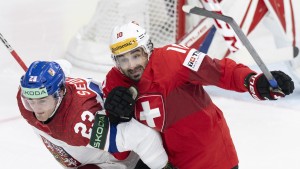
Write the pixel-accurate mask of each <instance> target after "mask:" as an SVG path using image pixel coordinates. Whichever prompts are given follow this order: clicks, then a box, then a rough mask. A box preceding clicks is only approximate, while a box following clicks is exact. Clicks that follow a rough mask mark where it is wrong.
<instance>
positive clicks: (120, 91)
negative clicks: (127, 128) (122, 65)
mask: <svg viewBox="0 0 300 169" xmlns="http://www.w3.org/2000/svg"><path fill="white" fill-rule="evenodd" d="M137 94H138V92H137V89H136V88H135V87H130V88H126V87H116V88H114V89H113V90H112V91H111V92H110V93H109V94H108V95H107V97H106V100H105V103H104V108H105V110H106V111H107V112H108V117H109V121H110V122H111V123H115V124H117V123H119V122H127V121H130V120H131V118H132V117H133V116H134V104H135V99H136V97H137Z"/></svg>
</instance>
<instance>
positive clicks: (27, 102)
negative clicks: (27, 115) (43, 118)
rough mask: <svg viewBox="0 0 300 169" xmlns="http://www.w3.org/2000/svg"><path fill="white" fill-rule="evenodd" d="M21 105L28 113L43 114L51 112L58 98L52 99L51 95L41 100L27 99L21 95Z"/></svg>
mask: <svg viewBox="0 0 300 169" xmlns="http://www.w3.org/2000/svg"><path fill="white" fill-rule="evenodd" d="M21 100H22V103H23V105H24V107H25V109H27V110H28V111H33V112H44V111H48V110H52V109H54V108H55V106H56V104H57V100H58V98H54V97H53V95H50V96H47V97H43V98H36V99H33V98H27V97H25V96H24V95H23V94H22V95H21Z"/></svg>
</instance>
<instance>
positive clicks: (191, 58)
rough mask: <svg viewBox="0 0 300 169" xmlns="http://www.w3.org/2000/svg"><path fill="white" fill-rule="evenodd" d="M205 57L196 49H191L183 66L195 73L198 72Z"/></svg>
mask: <svg viewBox="0 0 300 169" xmlns="http://www.w3.org/2000/svg"><path fill="white" fill-rule="evenodd" d="M205 55H206V54H205V53H202V52H199V51H198V50H196V49H191V50H190V51H189V53H188V54H187V56H186V58H185V60H184V62H183V66H185V67H187V68H189V69H191V70H193V71H198V69H199V67H200V65H201V63H202V61H203V59H204V57H205Z"/></svg>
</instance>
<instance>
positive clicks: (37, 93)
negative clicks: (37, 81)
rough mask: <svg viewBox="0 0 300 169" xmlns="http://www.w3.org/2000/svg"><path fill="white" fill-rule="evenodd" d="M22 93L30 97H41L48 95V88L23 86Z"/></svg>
mask: <svg viewBox="0 0 300 169" xmlns="http://www.w3.org/2000/svg"><path fill="white" fill-rule="evenodd" d="M21 89H22V95H23V96H24V97H26V98H30V99H39V98H43V97H47V96H48V92H47V89H46V88H45V87H44V88H25V87H22V88H21Z"/></svg>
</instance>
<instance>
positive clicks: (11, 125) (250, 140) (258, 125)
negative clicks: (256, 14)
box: [0, 0, 300, 169]
mask: <svg viewBox="0 0 300 169" xmlns="http://www.w3.org/2000/svg"><path fill="white" fill-rule="evenodd" d="M96 4H97V2H96V0H93V1H90V2H83V1H80V0H73V1H71V0H63V1H61V0H54V1H53V0H52V1H50V0H41V1H37V0H10V1H1V2H0V20H1V22H0V33H1V34H3V36H4V37H5V38H6V39H7V40H8V41H9V43H10V44H11V45H12V47H13V48H14V49H15V50H16V52H17V53H19V55H20V56H21V57H22V59H23V60H24V61H25V63H26V64H27V65H29V64H30V63H31V62H32V61H34V60H38V59H40V60H53V59H59V58H62V57H63V55H64V52H65V49H66V46H67V43H68V41H69V40H70V38H71V37H72V36H73V35H74V34H75V33H76V31H78V29H79V28H80V27H81V26H82V24H85V23H86V22H88V20H89V17H90V16H91V15H92V14H93V10H94V8H95V6H96ZM0 57H1V61H0V79H1V89H2V92H1V95H0V108H1V113H0V133H1V138H0V152H1V153H0V162H1V163H0V164H1V166H0V168H1V169H20V168H30V169H40V168H43V169H57V168H61V167H60V165H59V164H58V163H57V162H56V161H55V159H54V158H53V157H52V155H51V154H50V153H49V152H48V150H47V149H46V148H45V147H44V145H43V143H42V142H41V141H40V140H39V139H38V137H37V136H36V135H35V134H34V133H33V131H32V129H31V127H30V126H29V125H28V124H27V122H26V121H25V120H24V119H22V118H21V116H20V113H19V110H18V107H17V104H16V99H15V98H16V93H17V90H18V85H19V79H20V77H21V75H22V74H23V73H24V72H23V70H22V69H21V67H20V66H19V65H18V64H17V62H16V61H15V60H14V59H13V57H12V56H11V55H10V54H9V52H8V51H7V49H6V48H5V46H4V45H2V44H0ZM268 67H269V69H270V70H275V69H276V70H278V69H280V70H284V71H285V72H287V73H288V74H290V73H289V69H288V68H287V65H286V64H285V63H284V62H281V63H273V64H270V65H268ZM253 68H254V69H257V68H256V67H255V66H253ZM71 75H72V76H76V77H93V78H96V79H98V80H100V81H101V80H103V78H104V75H105V74H104V73H101V72H92V71H88V70H83V69H80V68H77V67H73V68H72V70H71ZM290 75H291V74H290ZM295 82H296V90H295V92H294V94H293V95H292V96H289V97H287V98H286V99H281V100H279V101H264V102H262V101H261V102H259V101H256V100H254V99H252V98H251V96H250V95H249V94H248V93H243V94H241V93H233V92H228V91H224V90H221V89H216V88H213V87H208V88H207V90H208V92H209V93H211V96H212V99H213V101H214V102H215V103H216V104H217V105H218V106H219V107H220V108H221V110H223V112H224V114H225V117H226V119H227V122H228V125H229V127H230V129H231V135H232V138H233V140H234V143H235V145H236V149H237V152H238V155H239V160H240V164H239V165H240V168H241V169H254V168H259V169H282V168H291V169H296V168H300V159H299V158H300V144H299V143H300V134H299V131H300V90H299V87H300V86H299V81H295ZM191 151H192V150H191Z"/></svg>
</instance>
